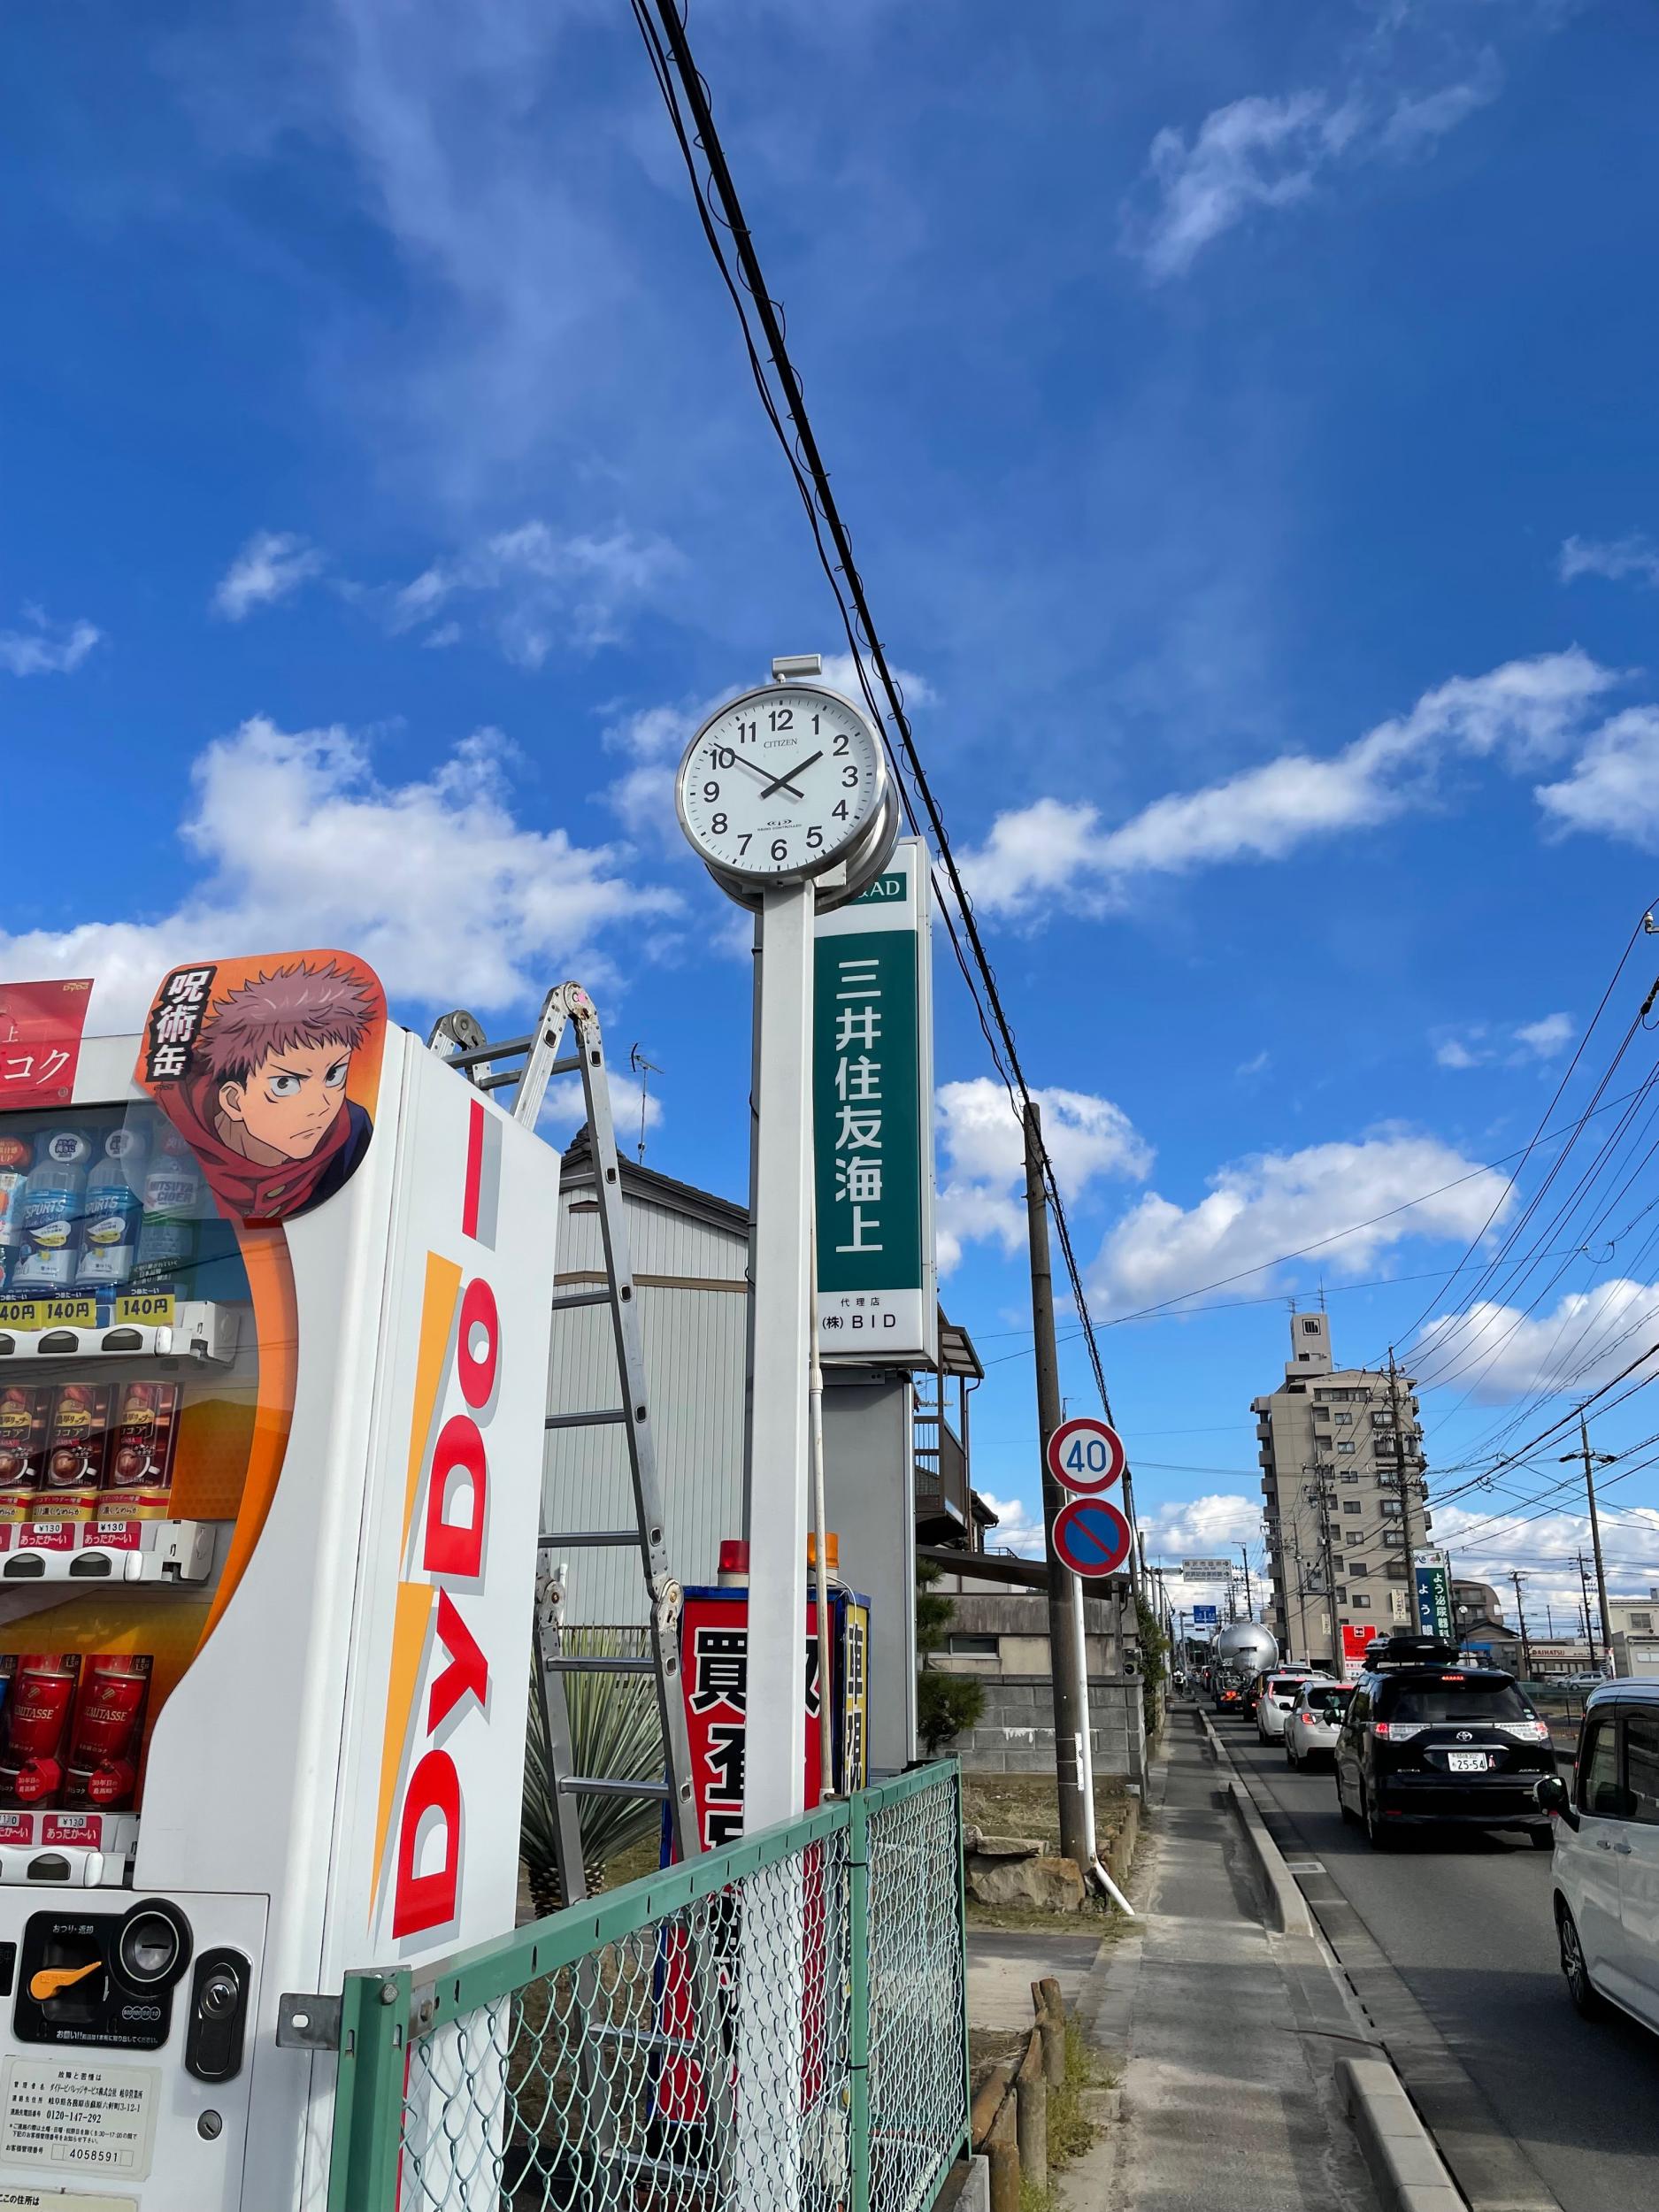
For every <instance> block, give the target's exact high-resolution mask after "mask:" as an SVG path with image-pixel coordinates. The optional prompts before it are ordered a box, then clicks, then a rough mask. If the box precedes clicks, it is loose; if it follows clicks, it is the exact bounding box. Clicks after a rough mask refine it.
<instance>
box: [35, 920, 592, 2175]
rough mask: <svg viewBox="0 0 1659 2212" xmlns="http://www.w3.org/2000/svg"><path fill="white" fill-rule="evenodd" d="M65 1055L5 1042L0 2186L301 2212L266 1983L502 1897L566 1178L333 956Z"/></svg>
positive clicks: (297, 958)
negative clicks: (10, 1067)
mask: <svg viewBox="0 0 1659 2212" xmlns="http://www.w3.org/2000/svg"><path fill="white" fill-rule="evenodd" d="M5 1004H6V993H5V988H4V987H0V1047H4V1041H5V1037H6V1031H5V1029H4V1008H5ZM64 1050H65V1065H64V1068H63V1069H62V1070H61V1071H58V1072H61V1073H62V1075H63V1078H64V1079H63V1080H61V1081H60V1082H59V1083H58V1086H57V1087H56V1089H55V1090H54V1091H51V1092H50V1093H47V1094H44V1095H45V1097H46V1100H47V1102H42V1093H41V1092H40V1090H39V1088H38V1087H36V1088H35V1091H34V1092H33V1093H32V1094H31V1093H28V1092H27V1091H26V1093H25V1095H27V1096H30V1097H31V1098H32V1101H33V1102H30V1103H28V1104H12V1105H9V1104H8V1099H9V1098H15V1097H16V1096H17V1095H18V1093H17V1089H16V1087H15V1086H14V1087H12V1090H11V1092H10V1093H8V1090H7V1088H6V1085H5V1079H4V1056H3V1054H0V2205H4V2206H8V2207H17V2206H40V2207H42V2208H52V2212H310V2208H320V2207H321V2206H322V2205H323V2203H324V2202H325V2200H326V2190H327V2173H328V2163H329V2154H330V2127H331V2121H332V2114H333V2096H334V2063H335V2062H334V2057H333V2055H332V2054H331V2053H330V2052H329V2051H328V2050H327V2049H326V2048H311V2047H294V2046H293V2045H292V2043H291V2042H290V2041H289V2040H288V2039H286V2038H285V2039H284V2040H283V2041H282V2042H279V2040H278V2025H279V1999H280V1997H281V1996H282V1995H283V1993H294V1992H300V1993H316V1994H317V1996H318V1998H319V2008H320V2009H321V2010H323V2011H324V2012H325V2013H326V2007H327V2001H328V1997H329V1994H330V1993H334V1995H337V1994H338V1993H339V1991H340V1989H341V1987H342V1978H343V1976H344V1975H345V1973H346V1972H347V1971H348V1970H351V1969H353V1968H362V1967H372V1966H380V1965H388V1964H395V1963H396V1964H402V1963H410V1964H419V1963H421V1962H426V1961H430V1960H434V1959H436V1958H438V1957H441V1956H442V1955H447V1954H449V1953H450V1952H453V1951H455V1950H456V1949H457V1948H458V1947H462V1946H464V1945H465V1944H468V1943H472V1942H475V1941H478V1940H480V1939H483V1938H485V1937H487V1936H490V1935H494V1934H496V1933H499V1932H502V1931H503V1930H506V1929H508V1928H511V1925H512V1922H513V1913H514V1902H515V1897H516V1892H517V1882H518V1806H519V1798H520V1791H521V1786H522V1767H523V1755H524V1737H525V1714H526V1694H527V1686H528V1672H529V1669H528V1648H529V1638H530V1629H531V1619H532V1607H533V1597H534V1573H535V1548H536V1533H537V1527H538V1520H539V1503H540V1493H541V1460H542V1440H543V1422H544V1416H545V1406H546V1384H547V1367H548V1353H549V1327H550V1290H549V1286H550V1282H551V1279H552V1274H553V1271H554V1237H555V1233H556V1224H557V1188H558V1167H559V1164H558V1159H557V1155H556V1154H555V1153H554V1152H553V1150H552V1149H551V1148H549V1146H547V1145H545V1144H543V1143H541V1141H539V1140H538V1139H536V1138H535V1136H534V1134H533V1133H531V1132H530V1131H529V1130H527V1129H526V1128H524V1127H522V1126H520V1125H518V1123H516V1122H515V1121H513V1120H512V1119H511V1118H509V1117H508V1116H507V1115H506V1114H504V1113H503V1111H502V1110H500V1109H499V1108H498V1107H496V1106H495V1104H493V1103H492V1102H491V1101H490V1100H489V1099H488V1097H486V1096H484V1095H483V1094H480V1092H479V1091H477V1090H475V1089H473V1088H472V1087H470V1085H469V1084H468V1083H467V1082H466V1081H465V1079H464V1078H463V1077H462V1076H461V1075H459V1074H458V1073H457V1072H456V1071H454V1070H453V1069H451V1068H449V1066H447V1065H446V1064H445V1063H444V1062H443V1061H442V1059H440V1058H439V1057H437V1056H435V1055H434V1054H433V1053H432V1052H430V1051H428V1050H427V1049H426V1047H425V1046H424V1045H423V1044H422V1043H421V1041H419V1039H418V1038H417V1037H415V1036H413V1035H411V1033H408V1032H407V1031H405V1030H403V1029H400V1028H398V1027H396V1026H395V1025H391V1024H389V1023H388V1020H387V1018H386V1010H385V999H384V995H383V993H382V991H381V988H380V984H379V982H378V981H377V979H375V977H374V975H373V972H372V971H371V970H370V969H369V968H368V967H367V966H366V965H365V963H364V962H362V961H361V960H358V959H356V958H354V957H352V956H349V955H348V954H345V953H340V952H330V951H321V952H318V951H311V952H304V953H286V954H279V955H273V956H267V957H265V958H262V959H234V960H231V959H227V960H211V959H206V960H202V961H200V962H197V963H196V964H192V965H190V966H188V967H181V968H177V969H174V970H173V971H172V972H170V973H169V974H168V975H167V976H165V978H164V979H162V980H161V983H160V985H159V987H158V988H157V992H156V994H155V997H154V1000H153V1002H152V1004H151V1006H150V1012H149V1016H148V1018H147V1020H146V1022H145V1025H144V1027H143V1031H142V1034H141V1035H139V1036H137V1037H127V1038H109V1037H104V1038H89V1039H86V1040H84V1041H78V1040H75V1039H73V1038H72V1039H70V1040H69V1041H68V1042H67V1044H66V1045H65V1048H64ZM316 2040H317V2042H318V2043H319V2044H326V2040H327V2039H326V2036H323V2035H319V2037H318V2038H317V2039H316Z"/></svg>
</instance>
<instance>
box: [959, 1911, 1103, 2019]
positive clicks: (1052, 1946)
mask: <svg viewBox="0 0 1659 2212" xmlns="http://www.w3.org/2000/svg"><path fill="white" fill-rule="evenodd" d="M1075 1926H1076V1924H1075V1922H1072V1923H1070V1924H1068V1923H1067V1922H1066V1921H1064V1920H1061V1921H1058V1922H1057V1923H1056V1926H1055V1928H1054V1930H1053V1932H1050V1931H1049V1930H1048V1929H1046V1928H1036V1929H1031V1930H1024V1929H1018V1928H1015V1929H1002V1928H979V1927H973V1926H970V1927H969V1930H968V2024H969V2025H970V2026H971V2027H974V2028H991V2029H995V2030H996V2031H998V2032H1018V2030H1020V2029H1022V2028H1029V2027H1030V2025H1031V2024H1032V2005H1031V1985H1032V1984H1033V1982H1040V1981H1041V1980H1042V1979H1043V1978H1044V1977H1045V1976H1047V1975H1052V1976H1053V1977H1054V1978H1055V1980H1056V1981H1057V1982H1058V1983H1059V1985H1060V1994H1061V1995H1062V1996H1063V1997H1064V2000H1065V2008H1066V2010H1067V2011H1068V2012H1070V2011H1071V2010H1072V2008H1074V2007H1075V2005H1076V2003H1077V2001H1078V1998H1079V1995H1080V1994H1081V1993H1082V1990H1083V1986H1084V1984H1085V1983H1086V1982H1087V1979H1088V1977H1089V1972H1090V1970H1091V1969H1092V1968H1093V1966H1094V1962H1095V1959H1096V1957H1097V1956H1098V1955H1099V1952H1100V1938H1099V1936H1098V1935H1095V1934H1093V1933H1091V1932H1089V1931H1088V1930H1087V1927H1086V1928H1085V1930H1084V1931H1083V1932H1082V1933H1081V1934H1079V1933H1076V1932H1073V1931H1074V1930H1075Z"/></svg>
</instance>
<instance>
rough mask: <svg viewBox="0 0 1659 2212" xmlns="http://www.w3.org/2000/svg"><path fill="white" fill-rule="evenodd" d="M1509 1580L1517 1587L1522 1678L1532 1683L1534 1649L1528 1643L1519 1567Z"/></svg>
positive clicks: (1516, 1605)
mask: <svg viewBox="0 0 1659 2212" xmlns="http://www.w3.org/2000/svg"><path fill="white" fill-rule="evenodd" d="M1509 1580H1510V1581H1511V1582H1512V1583H1513V1584H1514V1585H1515V1617H1516V1619H1517V1621H1518V1622H1519V1623H1520V1626H1521V1676H1522V1679H1523V1680H1524V1681H1527V1682H1530V1681H1531V1680H1532V1645H1531V1644H1530V1643H1529V1642H1528V1641H1527V1635H1526V1607H1525V1603H1524V1602H1523V1601H1522V1598H1521V1572H1520V1569H1519V1568H1518V1567H1517V1568H1514V1569H1512V1570H1511V1571H1510V1574H1509Z"/></svg>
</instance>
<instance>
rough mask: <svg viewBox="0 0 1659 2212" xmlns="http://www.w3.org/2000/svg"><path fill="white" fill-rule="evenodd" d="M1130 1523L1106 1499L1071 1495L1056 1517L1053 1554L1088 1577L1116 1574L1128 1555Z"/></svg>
mask: <svg viewBox="0 0 1659 2212" xmlns="http://www.w3.org/2000/svg"><path fill="white" fill-rule="evenodd" d="M1132 1541H1133V1539H1132V1537H1131V1535H1130V1532H1129V1524H1128V1522H1127V1521H1126V1520H1125V1518H1124V1517H1123V1515H1122V1514H1121V1513H1120V1512H1119V1511H1118V1509H1117V1507H1116V1506H1115V1505H1111V1504H1109V1503H1108V1502H1107V1501H1106V1500H1105V1499H1104V1498H1072V1499H1071V1501H1070V1502H1068V1503H1067V1504H1065V1505H1063V1506H1062V1507H1061V1509H1060V1510H1059V1511H1058V1512H1057V1513H1056V1515H1055V1517H1054V1553H1055V1557H1056V1559H1057V1560H1058V1561H1059V1562H1060V1564H1061V1565H1062V1566H1063V1567H1070V1568H1071V1571H1072V1573H1073V1574H1076V1575H1084V1576H1089V1577H1094V1576H1100V1575H1110V1574H1115V1573H1116V1572H1117V1571H1118V1568H1119V1567H1121V1566H1122V1565H1123V1563H1124V1561H1125V1559H1127V1558H1128V1556H1129V1546H1130V1544H1131V1542H1132Z"/></svg>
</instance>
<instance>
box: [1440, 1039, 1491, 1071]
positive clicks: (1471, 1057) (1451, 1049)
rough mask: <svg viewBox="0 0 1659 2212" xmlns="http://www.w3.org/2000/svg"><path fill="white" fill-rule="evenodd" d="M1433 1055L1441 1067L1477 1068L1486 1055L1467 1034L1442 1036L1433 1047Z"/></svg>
mask: <svg viewBox="0 0 1659 2212" xmlns="http://www.w3.org/2000/svg"><path fill="white" fill-rule="evenodd" d="M1434 1057H1435V1060H1436V1062H1437V1063H1438V1064H1439V1065H1440V1066H1441V1067H1443V1068H1478V1067H1479V1065H1480V1064H1481V1062H1482V1061H1483V1060H1485V1059H1486V1058H1487V1057H1489V1055H1487V1054H1486V1053H1485V1052H1482V1051H1479V1050H1478V1049H1477V1048H1476V1046H1475V1045H1474V1044H1473V1043H1471V1041H1470V1039H1469V1038H1468V1037H1467V1036H1463V1037H1443V1038H1442V1039H1441V1040H1440V1043H1439V1044H1437V1045H1436V1046H1435V1048H1434Z"/></svg>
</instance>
